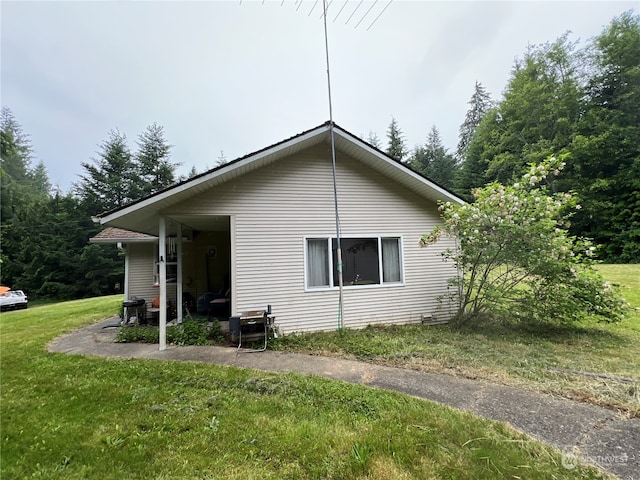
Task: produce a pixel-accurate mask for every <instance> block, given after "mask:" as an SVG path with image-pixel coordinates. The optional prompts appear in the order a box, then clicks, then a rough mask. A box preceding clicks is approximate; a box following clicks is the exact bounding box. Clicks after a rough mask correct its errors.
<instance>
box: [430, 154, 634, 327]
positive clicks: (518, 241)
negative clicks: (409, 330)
mask: <svg viewBox="0 0 640 480" xmlns="http://www.w3.org/2000/svg"><path fill="white" fill-rule="evenodd" d="M564 165H565V164H564V162H562V159H558V158H556V157H550V158H548V159H547V160H546V161H544V162H542V163H541V164H539V165H531V167H530V169H529V171H528V173H526V174H525V175H524V176H523V177H522V179H521V181H519V182H517V183H514V184H513V185H510V186H504V185H502V184H500V183H491V184H489V185H487V186H485V187H483V188H479V189H477V190H475V191H474V196H475V197H476V201H475V202H474V203H469V204H463V205H458V204H453V203H450V202H446V203H442V204H441V205H440V212H441V215H442V219H443V226H442V227H436V228H435V229H434V230H433V231H432V232H431V233H429V234H427V235H423V236H422V238H421V240H420V243H421V245H422V246H428V245H430V244H432V243H435V242H437V241H438V239H439V238H440V237H441V236H442V235H443V234H445V235H448V236H452V237H456V238H457V240H458V242H457V248H456V249H455V250H447V251H446V252H445V253H444V254H443V255H444V257H445V259H446V260H449V261H453V262H455V265H456V267H457V269H458V272H459V275H458V277H457V278H455V279H452V280H451V283H452V285H454V286H455V287H456V297H457V300H458V302H459V311H458V319H459V321H463V320H466V319H469V318H474V317H478V316H480V315H491V316H493V317H495V318H499V319H502V320H506V319H510V320H513V321H553V322H566V321H576V320H580V319H581V318H582V317H583V316H584V315H587V314H588V315H595V316H597V317H598V318H599V319H600V320H605V321H617V320H619V319H620V318H621V317H622V315H623V312H624V308H625V303H624V301H623V300H622V299H621V298H620V297H619V296H618V295H617V293H616V291H615V289H614V288H613V287H612V286H611V285H608V284H606V283H605V282H604V281H603V279H602V278H601V276H600V275H599V274H598V272H597V271H596V270H595V268H594V261H593V256H594V254H595V247H594V246H593V245H592V244H591V243H590V242H589V241H588V240H586V239H582V238H577V237H572V236H569V235H568V233H567V230H566V228H567V227H568V226H569V219H570V217H571V214H572V212H574V211H575V210H576V209H579V208H580V206H579V205H578V204H577V203H576V199H575V197H574V196H573V195H572V194H570V193H553V192H552V191H551V189H550V187H551V185H552V182H551V180H552V179H553V177H555V176H557V175H559V174H560V171H561V170H562V169H563V167H564Z"/></svg>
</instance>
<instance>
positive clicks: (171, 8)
mask: <svg viewBox="0 0 640 480" xmlns="http://www.w3.org/2000/svg"><path fill="white" fill-rule="evenodd" d="M314 5H315V6H314ZM0 8H1V16H2V24H1V27H2V28H1V35H2V36H1V42H2V43H1V48H2V50H1V75H2V77H1V91H0V93H1V100H2V106H6V107H9V108H10V109H11V110H12V112H13V114H14V115H15V117H16V118H17V120H18V121H19V122H20V123H21V124H22V126H23V128H24V130H25V132H26V133H27V134H29V135H30V137H31V141H32V144H33V148H34V151H35V158H34V161H35V162H39V161H42V162H44V164H45V166H46V167H47V170H48V173H49V176H50V178H51V181H52V183H53V184H54V185H58V186H59V187H60V188H61V189H62V190H63V191H65V192H66V191H68V190H69V188H70V186H71V184H72V183H73V182H76V181H77V180H78V175H79V174H80V173H82V168H81V165H80V164H81V162H87V161H90V159H91V158H92V157H95V156H96V152H97V151H98V149H99V148H98V145H99V144H100V143H101V142H102V141H103V140H105V139H106V138H107V137H108V132H109V130H111V129H114V128H118V129H119V130H120V131H121V132H123V133H125V134H126V135H127V138H128V139H129V143H130V146H131V148H132V149H135V140H136V137H137V136H138V135H139V134H140V133H141V132H142V131H143V130H144V129H145V128H146V126H147V125H149V124H151V123H153V122H157V123H158V124H160V125H162V126H164V128H165V132H166V137H167V140H168V141H169V143H171V144H172V145H173V146H174V147H173V150H172V159H173V161H176V162H180V163H182V164H183V166H182V167H181V168H180V169H179V173H187V172H188V171H189V170H190V168H191V167H192V166H195V167H196V169H197V170H198V172H202V171H204V170H205V169H207V168H211V167H213V166H215V165H216V162H217V160H218V157H220V154H221V153H220V152H221V151H224V156H225V157H227V159H228V160H232V159H234V158H237V157H239V156H242V155H244V154H247V153H250V152H253V151H255V150H258V149H261V148H263V147H266V146H268V145H271V144H273V143H275V142H278V141H280V140H283V139H285V138H288V137H290V136H292V135H294V134H296V133H299V132H301V131H303V130H307V129H309V128H312V127H315V126H317V125H319V124H321V123H323V122H325V121H326V120H328V119H329V107H328V100H327V77H326V63H325V50H324V46H325V43H324V28H323V22H322V20H321V14H322V0H320V1H319V2H316V0H302V1H301V2H300V1H296V0H284V2H283V1H282V0H277V1H269V0H267V1H264V2H262V1H257V2H255V1H248V0H242V1H240V0H234V1H194V2H184V1H171V2H167V1H153V2H151V1H145V2H111V1H107V2H94V1H76V2H61V1H45V2H27V1H21V2H13V1H6V0H3V1H2V2H1V3H0ZM629 9H635V11H636V12H637V11H638V1H637V0H635V1H627V2H616V1H597V2H586V1H567V2H559V1H536V2H520V1H503V2H482V1H467V2H461V1H446V2H434V1H400V0H393V1H392V2H389V0H378V1H377V2H373V1H368V0H364V1H363V2H362V4H361V1H360V0H348V1H346V2H345V1H344V0H333V2H332V3H331V4H330V6H329V9H328V15H327V19H328V32H329V35H328V36H329V59H330V70H331V88H332V97H333V114H334V115H333V118H334V120H335V121H336V123H338V124H339V125H340V126H342V127H343V128H345V129H347V130H349V131H351V132H352V133H354V134H356V135H360V136H363V137H367V136H368V135H369V132H375V133H376V134H377V135H378V137H379V138H380V139H381V140H382V141H383V144H384V145H385V146H386V130H387V127H388V126H389V123H390V121H391V118H392V116H393V117H395V118H396V120H397V121H398V123H399V126H400V128H401V129H402V131H403V133H404V135H405V137H406V141H407V146H408V147H410V148H413V147H414V146H415V145H417V144H419V143H424V141H425V139H426V136H427V133H428V131H429V130H430V128H431V126H432V125H436V126H437V127H438V129H439V130H440V132H441V134H442V137H443V141H444V143H445V146H446V147H447V148H449V149H450V150H451V151H453V150H455V147H456V144H457V141H458V128H459V126H460V124H461V123H462V121H463V119H464V115H465V113H466V111H467V108H468V105H467V102H468V101H469V99H470V97H471V95H472V93H473V88H474V83H475V81H476V80H477V81H479V82H481V83H482V84H483V85H484V86H485V87H486V88H487V90H488V91H489V92H490V93H491V94H492V97H493V98H494V99H499V98H500V96H501V93H502V91H503V90H504V88H505V86H506V84H507V81H508V78H509V74H510V71H511V68H512V66H513V62H514V59H515V58H516V57H521V56H522V54H523V53H524V51H525V49H526V48H527V45H536V44H540V43H545V42H551V41H553V40H555V39H556V38H557V37H559V36H560V35H562V34H563V33H564V32H565V31H567V30H570V31H571V32H572V35H571V37H570V38H571V39H573V40H578V39H580V40H581V44H584V43H585V42H586V41H587V40H588V39H590V38H592V37H594V36H596V35H598V34H599V33H600V32H601V31H602V29H603V28H604V27H605V26H606V25H607V24H608V23H609V22H610V21H611V19H612V18H613V17H614V16H617V15H619V14H621V13H622V12H624V11H625V10H629Z"/></svg>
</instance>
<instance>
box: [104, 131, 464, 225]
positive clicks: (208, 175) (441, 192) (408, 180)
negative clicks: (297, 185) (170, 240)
mask: <svg viewBox="0 0 640 480" xmlns="http://www.w3.org/2000/svg"><path fill="white" fill-rule="evenodd" d="M333 126H334V128H333V132H334V142H335V149H336V151H340V152H342V153H344V154H346V155H349V156H351V157H352V158H355V159H356V160H358V161H360V162H362V163H364V164H365V165H367V166H369V167H370V168H372V169H374V170H376V171H378V172H380V173H381V174H383V175H384V176H386V177H387V178H389V179H390V180H392V181H395V182H397V183H399V184H400V185H403V186H404V187H405V188H407V189H409V190H411V191H413V192H415V193H417V194H418V195H420V196H421V197H423V198H425V199H428V200H431V201H433V202H437V201H449V202H454V203H464V201H463V200H462V199H460V198H459V197H457V196H456V195H454V194H453V193H451V192H450V191H448V190H447V189H446V188H444V187H442V186H440V185H438V184H436V183H435V182H433V181H431V180H429V179H428V178H426V177H424V176H423V175H421V174H419V173H418V172H416V171H414V170H412V169H411V168H409V167H408V166H407V165H405V164H404V163H402V162H400V161H398V160H395V159H393V158H391V157H390V156H388V155H387V154H386V153H384V152H382V151H381V150H379V149H377V148H375V147H374V146H372V145H370V144H368V143H367V142H365V141H363V140H362V139H360V138H358V137H357V136H355V135H353V134H352V133H350V132H348V131H347V130H345V129H343V128H341V127H340V126H338V125H336V124H335V123H334V124H333ZM330 143H331V125H330V122H325V123H324V124H322V125H319V126H317V127H315V128H312V129H310V130H307V131H304V132H302V133H299V134H298V135H295V136H293V137H291V138H288V139H285V140H282V141H281V142H278V143H275V144H273V145H271V146H268V147H266V148H263V149H262V150H258V151H256V152H253V153H250V154H248V155H245V156H243V157H240V158H238V159H236V160H233V161H231V162H229V163H227V164H224V165H222V166H219V167H217V168H214V169H212V170H209V171H207V172H204V173H202V174H199V175H196V176H195V177H192V178H190V179H188V180H185V181H183V182H180V183H178V184H176V185H174V186H171V187H168V188H165V189H163V190H160V191H158V192H156V193H154V194H152V195H149V196H147V197H145V198H142V199H140V200H137V201H135V202H132V203H130V204H128V205H125V206H123V207H119V208H116V209H114V210H111V211H108V212H105V213H102V214H100V215H98V216H96V217H95V218H94V220H95V221H97V222H99V223H100V224H102V225H105V224H108V225H111V226H115V227H119V228H124V229H129V230H136V231H142V232H149V233H154V234H155V233H156V232H157V228H158V217H159V215H160V212H162V211H163V210H165V209H167V208H168V207H170V206H172V205H174V204H177V203H179V202H181V201H183V200H186V199H188V198H190V197H193V196H195V195H198V194H200V193H202V192H204V191H207V190H210V189H211V188H214V187H216V186H218V185H221V184H223V183H226V182H230V181H233V180H235V179H237V178H238V177H240V176H242V175H245V174H247V173H249V172H251V171H253V170H256V169H258V168H262V167H264V166H266V165H269V164H271V163H273V162H275V161H277V160H279V159H281V158H285V157H289V156H291V155H295V154H296V153H299V152H301V151H303V150H306V149H307V148H310V147H312V146H315V145H319V144H327V145H329V144H330Z"/></svg>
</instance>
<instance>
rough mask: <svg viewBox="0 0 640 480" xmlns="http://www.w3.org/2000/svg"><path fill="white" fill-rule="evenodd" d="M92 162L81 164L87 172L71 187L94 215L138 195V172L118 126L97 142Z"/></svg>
mask: <svg viewBox="0 0 640 480" xmlns="http://www.w3.org/2000/svg"><path fill="white" fill-rule="evenodd" d="M92 162H93V163H86V162H83V163H82V167H83V168H84V169H85V171H86V173H85V174H84V175H81V176H80V178H81V180H82V181H81V182H80V183H77V184H75V186H74V189H75V192H76V194H77V195H78V196H79V197H80V199H81V200H82V202H83V203H84V204H85V205H87V206H88V210H89V211H92V212H93V214H94V215H95V214H97V213H101V212H104V211H108V210H111V209H114V208H119V207H122V206H124V205H126V204H127V203H129V202H131V201H132V200H136V199H137V198H139V197H140V185H139V178H140V174H139V171H137V169H136V165H135V164H134V162H133V159H132V155H131V151H130V150H129V147H128V145H127V139H126V136H125V135H124V134H123V133H120V132H119V131H118V130H117V129H116V130H111V131H110V132H109V138H108V139H107V140H105V141H104V142H103V143H102V144H101V145H100V152H99V153H98V157H97V158H93V159H92Z"/></svg>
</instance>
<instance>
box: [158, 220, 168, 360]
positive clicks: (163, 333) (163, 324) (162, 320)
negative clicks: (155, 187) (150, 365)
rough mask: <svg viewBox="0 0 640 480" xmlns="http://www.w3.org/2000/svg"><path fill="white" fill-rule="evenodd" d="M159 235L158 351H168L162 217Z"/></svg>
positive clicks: (165, 240)
mask: <svg viewBox="0 0 640 480" xmlns="http://www.w3.org/2000/svg"><path fill="white" fill-rule="evenodd" d="M158 230H159V235H158V237H159V238H158V262H159V268H160V314H159V315H158V317H159V318H158V327H159V330H160V334H159V337H160V341H159V343H160V345H159V347H158V350H166V349H167V224H166V221H165V218H164V216H162V215H160V221H159V228H158Z"/></svg>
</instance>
